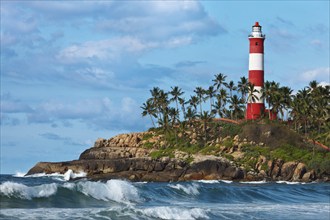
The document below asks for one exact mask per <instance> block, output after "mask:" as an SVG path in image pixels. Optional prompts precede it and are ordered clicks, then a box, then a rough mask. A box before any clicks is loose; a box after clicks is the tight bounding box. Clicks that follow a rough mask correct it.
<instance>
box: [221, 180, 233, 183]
mask: <svg viewBox="0 0 330 220" xmlns="http://www.w3.org/2000/svg"><path fill="white" fill-rule="evenodd" d="M220 182H223V183H232V182H233V181H232V180H220Z"/></svg>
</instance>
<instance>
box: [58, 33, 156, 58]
mask: <svg viewBox="0 0 330 220" xmlns="http://www.w3.org/2000/svg"><path fill="white" fill-rule="evenodd" d="M155 46H156V45H155V43H152V42H151V43H150V42H147V43H145V42H142V41H141V40H139V39H136V38H133V37H122V38H113V39H107V40H100V41H87V42H85V43H82V44H80V45H72V46H69V47H67V48H65V49H63V50H61V51H60V52H59V53H58V55H57V59H59V60H60V61H62V62H64V63H66V62H77V61H81V60H84V59H93V58H96V59H100V60H103V61H105V60H107V61H114V60H117V59H118V58H119V57H121V55H122V54H129V53H133V54H134V53H139V52H142V51H144V50H147V49H150V48H153V47H155Z"/></svg>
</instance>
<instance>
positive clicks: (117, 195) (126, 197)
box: [77, 180, 139, 203]
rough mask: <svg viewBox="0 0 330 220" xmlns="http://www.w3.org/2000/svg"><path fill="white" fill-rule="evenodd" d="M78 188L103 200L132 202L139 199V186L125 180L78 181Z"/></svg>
mask: <svg viewBox="0 0 330 220" xmlns="http://www.w3.org/2000/svg"><path fill="white" fill-rule="evenodd" d="M77 188H78V191H80V192H82V193H83V194H85V195H87V196H91V197H93V198H95V199H98V200H103V201H109V200H112V201H116V202H121V203H130V202H131V201H138V200H139V194H138V190H137V188H136V187H134V186H133V185H132V184H131V183H129V182H127V181H123V180H108V181H107V182H106V183H103V182H90V181H83V182H78V183H77Z"/></svg>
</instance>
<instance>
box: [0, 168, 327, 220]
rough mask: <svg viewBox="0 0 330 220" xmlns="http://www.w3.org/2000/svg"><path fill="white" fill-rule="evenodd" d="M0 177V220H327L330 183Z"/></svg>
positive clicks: (44, 176) (54, 176)
mask: <svg viewBox="0 0 330 220" xmlns="http://www.w3.org/2000/svg"><path fill="white" fill-rule="evenodd" d="M65 179H67V178H66V177H65V176H63V175H56V174H54V175H50V176H46V175H37V176H32V177H19V176H13V175H1V176H0V199H1V200H0V202H1V209H0V219H325V220H329V219H330V184H329V183H310V184H301V183H287V182H277V183H276V182H245V183H239V182H231V181H193V182H175V183H152V182H148V183H146V182H137V183H133V182H129V181H124V180H109V181H105V182H91V181H87V180H84V179H80V180H76V181H75V180H73V181H72V180H71V181H66V180H65Z"/></svg>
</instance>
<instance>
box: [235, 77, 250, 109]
mask: <svg viewBox="0 0 330 220" xmlns="http://www.w3.org/2000/svg"><path fill="white" fill-rule="evenodd" d="M247 86H248V80H247V78H246V77H244V76H243V77H241V80H240V81H238V84H237V88H238V91H239V92H241V94H242V99H243V101H244V103H245V95H246V93H247V91H248V90H247Z"/></svg>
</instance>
